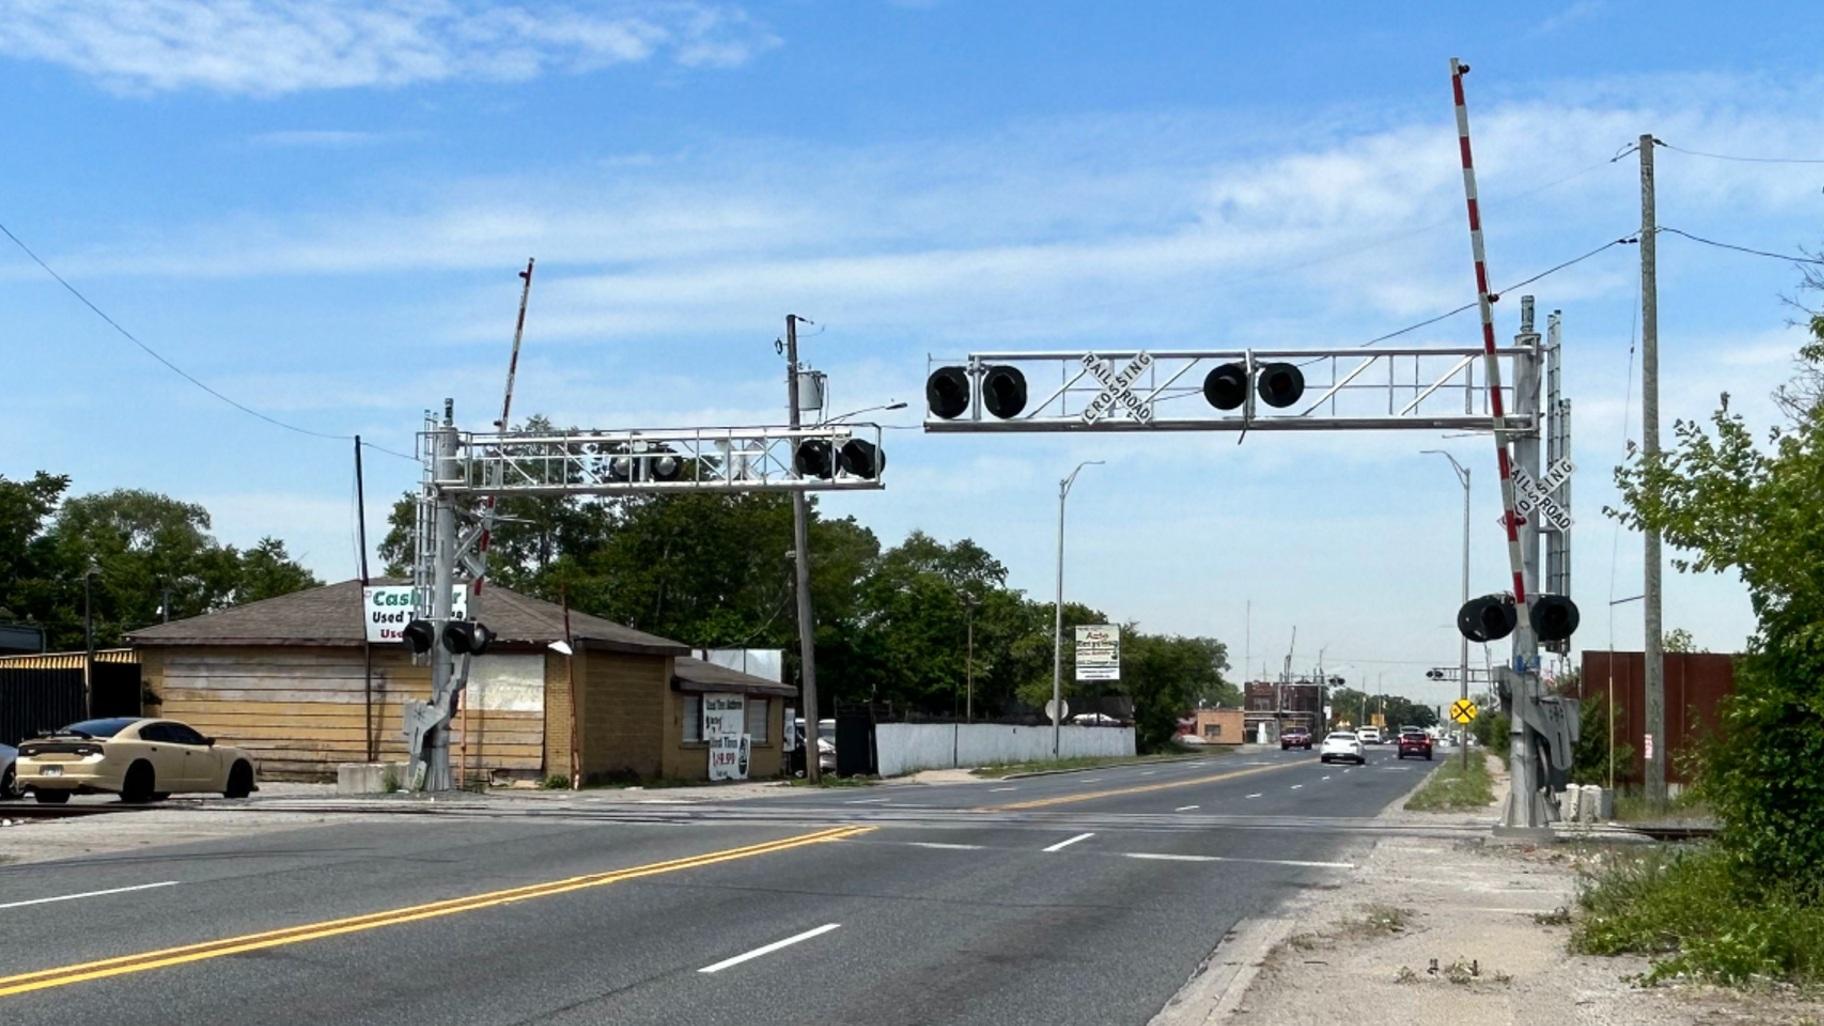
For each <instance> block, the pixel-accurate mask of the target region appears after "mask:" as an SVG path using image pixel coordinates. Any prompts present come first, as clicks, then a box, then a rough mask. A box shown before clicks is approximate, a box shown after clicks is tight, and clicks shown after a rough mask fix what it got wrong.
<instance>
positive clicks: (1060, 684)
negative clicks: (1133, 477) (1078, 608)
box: [1051, 460, 1104, 759]
mask: <svg viewBox="0 0 1824 1026" xmlns="http://www.w3.org/2000/svg"><path fill="white" fill-rule="evenodd" d="M1103 462H1104V461H1102V460H1084V461H1083V462H1081V463H1079V464H1077V469H1075V470H1073V471H1071V472H1070V476H1069V477H1067V478H1065V479H1063V480H1062V481H1059V482H1058V601H1057V602H1056V603H1055V604H1054V605H1053V607H1052V610H1053V620H1052V631H1051V757H1052V758H1054V759H1055V758H1057V757H1058V741H1059V739H1060V737H1061V736H1062V733H1063V731H1062V729H1061V728H1062V725H1063V723H1064V500H1065V499H1066V498H1068V497H1069V496H1070V486H1071V485H1073V484H1076V483H1077V475H1078V474H1081V473H1082V472H1083V468H1084V467H1099V466H1101V465H1102V464H1103Z"/></svg>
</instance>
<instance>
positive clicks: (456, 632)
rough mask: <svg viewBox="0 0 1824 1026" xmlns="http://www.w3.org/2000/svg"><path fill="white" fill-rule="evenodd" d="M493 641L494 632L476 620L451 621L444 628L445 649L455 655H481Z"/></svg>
mask: <svg viewBox="0 0 1824 1026" xmlns="http://www.w3.org/2000/svg"><path fill="white" fill-rule="evenodd" d="M427 626H428V624H427ZM493 640H494V632H493V631H491V630H488V628H487V627H486V626H484V625H483V624H480V623H477V622H476V621H474V620H451V621H450V622H449V623H447V624H445V625H444V628H443V647H444V648H446V649H449V650H450V652H451V653H452V654H454V655H464V654H467V655H481V654H482V653H483V652H486V651H487V650H488V644H489V643H490V642H492V641H493Z"/></svg>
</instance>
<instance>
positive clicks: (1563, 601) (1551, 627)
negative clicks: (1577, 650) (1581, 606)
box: [1530, 595, 1581, 642]
mask: <svg viewBox="0 0 1824 1026" xmlns="http://www.w3.org/2000/svg"><path fill="white" fill-rule="evenodd" d="M1530 614H1531V616H1532V620H1533V633H1535V634H1537V635H1539V640H1540V641H1544V642H1556V641H1565V640H1567V639H1569V638H1570V636H1571V634H1572V633H1574V632H1575V631H1576V630H1577V624H1578V621H1579V620H1580V619H1581V617H1580V616H1579V615H1578V613H1577V603H1575V602H1572V601H1571V600H1570V599H1569V598H1566V597H1565V596H1563V595H1540V596H1539V597H1538V598H1535V599H1534V600H1533V607H1532V609H1531V611H1530Z"/></svg>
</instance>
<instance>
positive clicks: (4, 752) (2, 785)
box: [0, 745, 19, 802]
mask: <svg viewBox="0 0 1824 1026" xmlns="http://www.w3.org/2000/svg"><path fill="white" fill-rule="evenodd" d="M18 758H19V749H17V748H14V747H13V746H12V745H0V802H3V801H6V800H7V799H8V798H17V797H19V788H18V787H17V786H15V784H14V782H13V763H14V761H15V760H17V759H18Z"/></svg>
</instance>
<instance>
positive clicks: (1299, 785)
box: [1292, 784, 1305, 791]
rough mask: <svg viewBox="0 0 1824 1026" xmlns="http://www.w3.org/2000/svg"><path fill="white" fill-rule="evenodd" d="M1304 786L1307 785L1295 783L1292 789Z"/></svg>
mask: <svg viewBox="0 0 1824 1026" xmlns="http://www.w3.org/2000/svg"><path fill="white" fill-rule="evenodd" d="M1303 786H1305V785H1303V784H1293V785H1292V790H1294V791H1296V790H1298V789H1299V788H1301V787H1303Z"/></svg>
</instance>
